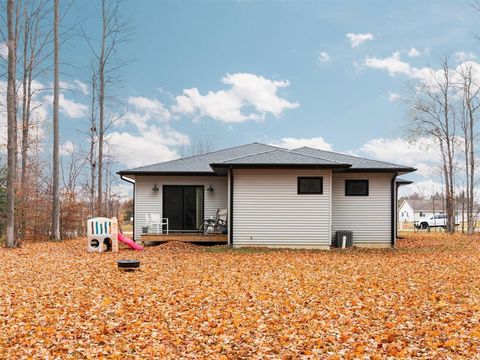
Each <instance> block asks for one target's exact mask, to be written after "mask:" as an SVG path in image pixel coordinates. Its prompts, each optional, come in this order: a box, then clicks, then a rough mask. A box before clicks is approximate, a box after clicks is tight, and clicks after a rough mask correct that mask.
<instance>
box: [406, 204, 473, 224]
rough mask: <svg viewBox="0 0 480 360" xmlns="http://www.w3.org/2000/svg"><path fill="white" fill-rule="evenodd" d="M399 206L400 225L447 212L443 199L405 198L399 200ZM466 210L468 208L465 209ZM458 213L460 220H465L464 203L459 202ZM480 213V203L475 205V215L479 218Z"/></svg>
mask: <svg viewBox="0 0 480 360" xmlns="http://www.w3.org/2000/svg"><path fill="white" fill-rule="evenodd" d="M399 204H400V205H399V206H398V222H399V223H400V227H401V224H402V223H413V222H414V221H417V220H421V219H428V218H429V217H431V216H432V215H443V214H445V212H446V211H445V208H444V205H443V202H442V200H435V201H433V200H413V199H406V200H405V199H404V200H401V201H399ZM465 211H466V209H465ZM455 213H456V215H457V216H458V217H459V219H460V221H461V222H463V216H465V221H466V216H467V215H466V214H464V211H462V204H461V203H459V202H457V210H456V211H455ZM479 213H480V205H479V204H475V205H474V211H473V214H474V217H475V218H476V219H478V214H479Z"/></svg>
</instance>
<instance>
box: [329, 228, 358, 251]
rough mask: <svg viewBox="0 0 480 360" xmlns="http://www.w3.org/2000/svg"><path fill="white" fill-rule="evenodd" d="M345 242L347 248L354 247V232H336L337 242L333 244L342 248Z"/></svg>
mask: <svg viewBox="0 0 480 360" xmlns="http://www.w3.org/2000/svg"><path fill="white" fill-rule="evenodd" d="M344 241H345V247H352V246H353V232H352V231H346V230H341V231H336V232H335V241H334V244H332V245H333V246H334V247H337V248H341V247H342V246H343V243H344Z"/></svg>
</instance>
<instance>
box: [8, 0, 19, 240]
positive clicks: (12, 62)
mask: <svg viewBox="0 0 480 360" xmlns="http://www.w3.org/2000/svg"><path fill="white" fill-rule="evenodd" d="M13 8H14V4H13V0H8V1H7V27H8V41H7V46H8V84H7V88H8V89H7V127H8V130H7V132H8V135H7V136H8V140H7V157H8V160H7V162H8V164H7V234H6V236H7V238H6V240H7V247H15V246H16V242H15V177H16V176H15V175H16V168H15V163H16V162H15V155H16V149H17V144H16V136H15V133H16V117H17V114H16V104H15V103H16V96H17V95H16V91H15V88H16V76H15V75H16V62H17V59H16V47H17V44H16V40H15V32H14V28H13Z"/></svg>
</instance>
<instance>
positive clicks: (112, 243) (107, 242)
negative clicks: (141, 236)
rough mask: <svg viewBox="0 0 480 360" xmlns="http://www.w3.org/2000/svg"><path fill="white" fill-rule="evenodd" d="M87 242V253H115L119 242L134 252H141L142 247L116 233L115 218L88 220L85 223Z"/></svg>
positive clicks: (116, 223)
mask: <svg viewBox="0 0 480 360" xmlns="http://www.w3.org/2000/svg"><path fill="white" fill-rule="evenodd" d="M87 241H88V242H87V250H88V252H105V251H111V252H117V251H118V242H119V241H120V242H122V243H124V244H125V245H127V246H128V247H130V248H132V249H134V250H143V246H141V245H138V244H137V243H135V241H133V240H132V239H129V238H127V237H125V236H123V234H122V233H119V232H118V221H117V218H115V217H113V218H111V219H110V218H105V217H97V218H92V219H89V220H88V221H87Z"/></svg>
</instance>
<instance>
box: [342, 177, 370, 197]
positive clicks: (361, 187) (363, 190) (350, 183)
mask: <svg viewBox="0 0 480 360" xmlns="http://www.w3.org/2000/svg"><path fill="white" fill-rule="evenodd" d="M345 196H368V180H345Z"/></svg>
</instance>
